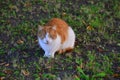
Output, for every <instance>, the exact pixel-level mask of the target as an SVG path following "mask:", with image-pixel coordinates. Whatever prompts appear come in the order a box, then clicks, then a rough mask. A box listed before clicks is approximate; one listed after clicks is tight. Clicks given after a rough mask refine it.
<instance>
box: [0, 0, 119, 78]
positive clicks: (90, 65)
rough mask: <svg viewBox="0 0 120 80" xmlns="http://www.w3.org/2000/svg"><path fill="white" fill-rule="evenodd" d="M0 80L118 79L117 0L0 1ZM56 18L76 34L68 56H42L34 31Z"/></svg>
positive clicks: (66, 54)
mask: <svg viewBox="0 0 120 80" xmlns="http://www.w3.org/2000/svg"><path fill="white" fill-rule="evenodd" d="M0 5H1V6H0V14H1V16H0V80H118V79H120V39H119V38H120V6H119V5H120V1H119V0H115V1H114V0H102V1H99V0H97V1H95V0H76V1H73V0H69V1H65V0H52V1H49V0H34V1H31V0H25V1H24V0H16V1H14V0H12V1H9V0H4V1H0ZM53 17H58V18H61V19H63V20H65V21H66V22H67V23H68V24H69V25H70V26H72V28H73V30H74V31H75V33H76V43H75V44H76V45H75V49H74V51H73V52H71V53H65V54H64V55H58V54H56V55H55V58H54V59H47V58H44V57H43V54H44V51H43V50H41V49H40V48H39V45H38V42H37V35H36V34H37V26H38V25H39V24H40V25H44V24H45V23H46V22H47V21H48V20H49V19H51V18H53Z"/></svg>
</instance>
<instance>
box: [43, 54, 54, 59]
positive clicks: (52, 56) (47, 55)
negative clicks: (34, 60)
mask: <svg viewBox="0 0 120 80" xmlns="http://www.w3.org/2000/svg"><path fill="white" fill-rule="evenodd" d="M44 57H48V58H54V55H50V54H44Z"/></svg>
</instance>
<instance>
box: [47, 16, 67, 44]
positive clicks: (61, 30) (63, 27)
mask: <svg viewBox="0 0 120 80" xmlns="http://www.w3.org/2000/svg"><path fill="white" fill-rule="evenodd" d="M45 26H51V28H52V27H54V26H55V27H56V32H57V33H58V35H59V36H60V37H61V43H62V44H63V43H64V42H65V40H66V39H67V36H68V24H67V23H66V22H65V21H63V20H61V19H58V18H53V19H51V20H50V21H49V22H48V23H47V24H46V25H45ZM50 34H53V35H54V33H52V32H50Z"/></svg>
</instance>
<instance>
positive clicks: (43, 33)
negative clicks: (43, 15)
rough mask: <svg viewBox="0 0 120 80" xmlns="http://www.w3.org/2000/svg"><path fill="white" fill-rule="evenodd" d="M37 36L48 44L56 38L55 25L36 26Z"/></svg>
mask: <svg viewBox="0 0 120 80" xmlns="http://www.w3.org/2000/svg"><path fill="white" fill-rule="evenodd" d="M38 37H39V38H40V39H41V41H42V42H43V43H45V44H50V43H51V42H52V41H53V40H54V39H56V38H57V32H56V27H55V26H40V25H39V26H38Z"/></svg>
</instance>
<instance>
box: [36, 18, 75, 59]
mask: <svg viewBox="0 0 120 80" xmlns="http://www.w3.org/2000/svg"><path fill="white" fill-rule="evenodd" d="M38 42H39V45H40V47H41V48H42V49H43V50H44V51H45V54H44V56H45V57H52V58H54V55H55V52H58V53H63V52H66V51H71V50H72V49H73V48H74V43H75V33H74V31H73V30H72V28H71V27H70V26H68V24H67V23H66V22H65V21H63V20H61V19H59V18H53V19H51V20H50V21H49V22H48V23H47V24H46V25H45V26H38Z"/></svg>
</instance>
